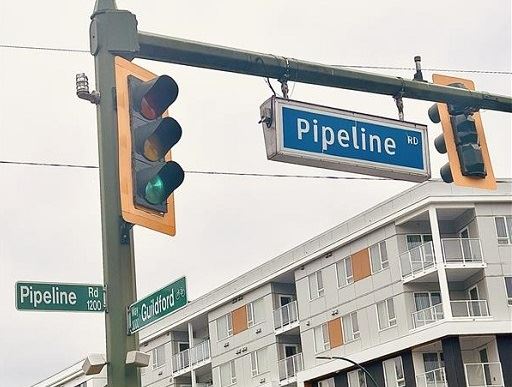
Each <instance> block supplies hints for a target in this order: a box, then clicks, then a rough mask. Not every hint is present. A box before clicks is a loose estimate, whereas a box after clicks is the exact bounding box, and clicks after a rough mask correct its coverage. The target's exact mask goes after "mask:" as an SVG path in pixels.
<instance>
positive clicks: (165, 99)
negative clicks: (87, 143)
mask: <svg viewBox="0 0 512 387" xmlns="http://www.w3.org/2000/svg"><path fill="white" fill-rule="evenodd" d="M115 76H116V99H117V100H116V106H117V127H118V140H119V187H120V196H121V212H122V216H123V219H124V220H125V221H127V222H129V223H133V224H138V225H140V226H143V227H147V228H150V229H153V230H155V231H159V232H163V233H165V234H168V235H175V234H176V222H175V215H174V197H173V192H174V190H175V189H176V188H178V187H179V186H180V185H181V183H182V182H183V179H184V177H185V174H184V172H183V169H182V168H181V166H180V165H179V164H178V163H176V162H174V161H172V160H171V148H172V147H173V146H174V145H175V144H176V143H177V142H178V141H179V139H180V138H181V133H182V130H181V126H180V124H179V123H178V122H177V121H176V120H175V119H174V118H172V117H169V116H168V115H167V112H166V111H167V108H168V107H169V106H170V105H171V104H172V103H173V102H174V101H175V100H176V98H177V96H178V85H177V84H176V82H175V81H174V79H172V78H171V77H170V76H168V75H160V76H156V75H155V74H153V73H151V72H150V71H148V70H146V69H144V68H142V67H140V66H137V65H135V64H133V63H131V62H129V61H127V60H125V59H123V58H121V57H116V58H115Z"/></svg>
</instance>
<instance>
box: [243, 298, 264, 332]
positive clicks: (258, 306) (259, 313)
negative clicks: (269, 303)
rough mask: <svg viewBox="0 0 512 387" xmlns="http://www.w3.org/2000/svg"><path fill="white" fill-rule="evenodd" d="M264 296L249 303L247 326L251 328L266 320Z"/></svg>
mask: <svg viewBox="0 0 512 387" xmlns="http://www.w3.org/2000/svg"><path fill="white" fill-rule="evenodd" d="M263 307H264V304H263V298H260V299H258V300H256V301H253V302H250V303H248V304H247V327H248V328H250V327H252V326H254V325H256V324H259V323H260V322H262V321H264V320H265V311H264V308H263Z"/></svg>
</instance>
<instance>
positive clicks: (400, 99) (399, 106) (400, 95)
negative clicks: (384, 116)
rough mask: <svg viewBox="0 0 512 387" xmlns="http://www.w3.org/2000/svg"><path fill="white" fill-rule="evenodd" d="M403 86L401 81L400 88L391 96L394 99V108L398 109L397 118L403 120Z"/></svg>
mask: <svg viewBox="0 0 512 387" xmlns="http://www.w3.org/2000/svg"><path fill="white" fill-rule="evenodd" d="M403 96H404V86H403V83H402V90H400V91H399V92H398V93H397V94H395V95H394V96H393V99H394V100H395V104H396V108H397V109H398V119H399V120H400V121H404V99H403Z"/></svg>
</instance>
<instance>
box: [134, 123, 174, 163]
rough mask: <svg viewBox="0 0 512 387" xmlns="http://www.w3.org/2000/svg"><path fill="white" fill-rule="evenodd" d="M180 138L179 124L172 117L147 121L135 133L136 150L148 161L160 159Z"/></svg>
mask: <svg viewBox="0 0 512 387" xmlns="http://www.w3.org/2000/svg"><path fill="white" fill-rule="evenodd" d="M180 138H181V126H180V124H179V123H178V121H176V120H175V119H174V118H171V117H164V118H162V119H159V120H157V121H156V122H152V123H148V124H146V125H144V126H143V127H141V128H140V130H139V131H138V132H137V134H136V143H137V151H138V152H142V154H143V155H144V157H145V158H146V159H148V160H149V161H159V160H162V159H163V158H164V157H165V155H166V154H167V152H169V151H170V150H171V148H172V147H173V146H174V144H176V143H177V142H178V141H179V139H180Z"/></svg>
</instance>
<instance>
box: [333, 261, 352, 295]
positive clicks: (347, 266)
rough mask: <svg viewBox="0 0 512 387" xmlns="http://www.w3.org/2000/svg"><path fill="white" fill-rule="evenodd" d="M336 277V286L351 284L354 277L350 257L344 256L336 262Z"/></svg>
mask: <svg viewBox="0 0 512 387" xmlns="http://www.w3.org/2000/svg"><path fill="white" fill-rule="evenodd" d="M336 278H337V281H338V287H339V288H341V287H342V286H345V285H348V284H351V283H352V282H354V277H353V276H352V258H351V257H346V258H343V259H342V260H341V261H339V262H336Z"/></svg>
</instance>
